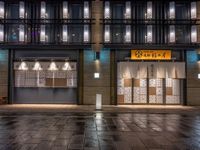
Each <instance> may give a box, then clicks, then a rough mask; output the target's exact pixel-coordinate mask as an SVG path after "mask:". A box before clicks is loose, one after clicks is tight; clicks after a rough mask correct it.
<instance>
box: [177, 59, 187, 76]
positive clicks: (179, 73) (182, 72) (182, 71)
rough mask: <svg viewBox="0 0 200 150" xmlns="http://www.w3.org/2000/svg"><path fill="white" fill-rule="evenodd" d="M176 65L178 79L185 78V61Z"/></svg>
mask: <svg viewBox="0 0 200 150" xmlns="http://www.w3.org/2000/svg"><path fill="white" fill-rule="evenodd" d="M175 66H176V70H177V71H176V72H177V78H178V79H185V78H186V74H185V63H183V62H177V63H175Z"/></svg>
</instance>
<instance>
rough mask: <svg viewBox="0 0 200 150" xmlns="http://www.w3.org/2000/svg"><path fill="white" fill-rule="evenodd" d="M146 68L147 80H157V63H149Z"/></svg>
mask: <svg viewBox="0 0 200 150" xmlns="http://www.w3.org/2000/svg"><path fill="white" fill-rule="evenodd" d="M147 66H148V78H150V79H156V78H157V63H154V62H151V63H147Z"/></svg>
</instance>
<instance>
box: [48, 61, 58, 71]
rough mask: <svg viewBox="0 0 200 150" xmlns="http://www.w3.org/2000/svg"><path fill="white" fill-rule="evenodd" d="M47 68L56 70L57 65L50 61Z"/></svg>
mask: <svg viewBox="0 0 200 150" xmlns="http://www.w3.org/2000/svg"><path fill="white" fill-rule="evenodd" d="M48 70H50V71H56V70H58V67H57V66H56V63H55V62H53V61H52V62H51V64H50V66H49V68H48Z"/></svg>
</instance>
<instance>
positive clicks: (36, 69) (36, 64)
mask: <svg viewBox="0 0 200 150" xmlns="http://www.w3.org/2000/svg"><path fill="white" fill-rule="evenodd" d="M32 70H35V71H40V70H43V69H42V66H41V64H40V62H39V61H36V62H35V64H34V66H33V69H32Z"/></svg>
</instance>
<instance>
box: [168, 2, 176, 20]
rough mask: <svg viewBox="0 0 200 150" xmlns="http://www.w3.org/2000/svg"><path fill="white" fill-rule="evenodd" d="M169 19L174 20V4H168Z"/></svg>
mask: <svg viewBox="0 0 200 150" xmlns="http://www.w3.org/2000/svg"><path fill="white" fill-rule="evenodd" d="M169 19H175V2H169Z"/></svg>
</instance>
